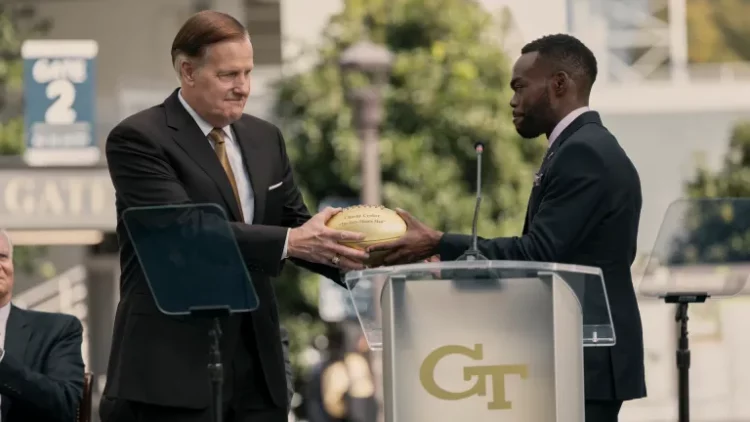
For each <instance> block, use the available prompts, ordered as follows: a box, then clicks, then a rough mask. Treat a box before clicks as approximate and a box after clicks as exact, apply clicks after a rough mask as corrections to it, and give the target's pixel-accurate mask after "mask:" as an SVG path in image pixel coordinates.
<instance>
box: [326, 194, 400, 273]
mask: <svg viewBox="0 0 750 422" xmlns="http://www.w3.org/2000/svg"><path fill="white" fill-rule="evenodd" d="M326 226H328V227H330V228H332V229H336V230H346V231H351V232H357V233H364V234H365V236H366V237H365V238H364V239H363V240H358V241H354V242H345V241H342V242H341V244H342V245H346V246H349V247H352V248H355V249H361V250H364V249H365V248H367V247H368V246H372V245H377V244H380V243H385V242H390V241H392V240H396V239H398V238H400V237H401V236H403V235H404V234H405V233H406V222H405V221H404V219H403V218H401V216H400V215H398V213H396V211H393V210H392V209H389V208H386V207H383V206H371V205H355V206H353V207H348V208H344V209H343V210H341V211H340V212H339V213H338V214H336V215H334V216H333V217H331V219H330V220H328V222H327V223H326ZM381 258H382V253H381V254H377V253H376V254H371V255H370V259H369V260H368V262H367V264H368V265H378V264H379V262H380V259H381Z"/></svg>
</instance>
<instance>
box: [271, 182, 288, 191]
mask: <svg viewBox="0 0 750 422" xmlns="http://www.w3.org/2000/svg"><path fill="white" fill-rule="evenodd" d="M283 184H284V182H279V183H277V184H275V185H271V186H269V187H268V190H274V189H276V188H278V187H280V186H281V185H283Z"/></svg>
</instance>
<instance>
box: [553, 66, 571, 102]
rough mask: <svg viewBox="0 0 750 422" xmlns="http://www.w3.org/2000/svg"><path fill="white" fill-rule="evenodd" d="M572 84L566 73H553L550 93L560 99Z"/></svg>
mask: <svg viewBox="0 0 750 422" xmlns="http://www.w3.org/2000/svg"><path fill="white" fill-rule="evenodd" d="M572 82H573V80H572V79H571V78H570V75H568V74H567V73H566V72H564V71H559V72H555V74H554V75H552V92H554V93H555V95H556V96H558V97H562V96H563V95H565V93H566V92H567V91H568V90H569V89H570V84H571V83H572Z"/></svg>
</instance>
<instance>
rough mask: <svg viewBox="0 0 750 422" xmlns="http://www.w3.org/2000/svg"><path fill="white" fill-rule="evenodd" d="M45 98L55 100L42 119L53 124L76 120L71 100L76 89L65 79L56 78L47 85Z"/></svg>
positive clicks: (74, 97) (68, 122)
mask: <svg viewBox="0 0 750 422" xmlns="http://www.w3.org/2000/svg"><path fill="white" fill-rule="evenodd" d="M47 98H49V99H51V100H52V99H54V100H55V101H54V102H53V103H52V105H51V106H50V107H49V108H48V109H47V112H46V113H45V114H44V120H46V121H47V123H50V124H53V125H66V124H70V123H73V122H75V121H76V111H75V110H73V102H74V101H75V99H76V89H75V87H74V86H73V83H72V82H71V81H69V80H67V79H57V80H54V81H52V82H50V83H49V85H47Z"/></svg>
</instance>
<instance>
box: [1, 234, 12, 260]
mask: <svg viewBox="0 0 750 422" xmlns="http://www.w3.org/2000/svg"><path fill="white" fill-rule="evenodd" d="M0 236H2V237H4V238H5V241H6V242H8V249H9V252H10V257H11V258H13V241H12V240H10V235H9V234H8V232H7V231H5V229H0Z"/></svg>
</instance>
